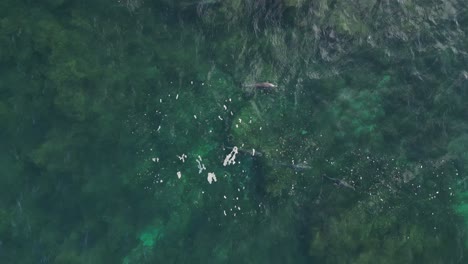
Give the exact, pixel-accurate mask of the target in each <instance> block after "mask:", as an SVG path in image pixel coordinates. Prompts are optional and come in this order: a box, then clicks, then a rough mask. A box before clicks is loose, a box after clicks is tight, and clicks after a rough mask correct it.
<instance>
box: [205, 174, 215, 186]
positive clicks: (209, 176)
mask: <svg viewBox="0 0 468 264" xmlns="http://www.w3.org/2000/svg"><path fill="white" fill-rule="evenodd" d="M207 180H208V182H209V183H210V184H211V183H212V182H213V181H214V182H216V181H217V180H216V175H215V174H214V173H213V172H208V178H207Z"/></svg>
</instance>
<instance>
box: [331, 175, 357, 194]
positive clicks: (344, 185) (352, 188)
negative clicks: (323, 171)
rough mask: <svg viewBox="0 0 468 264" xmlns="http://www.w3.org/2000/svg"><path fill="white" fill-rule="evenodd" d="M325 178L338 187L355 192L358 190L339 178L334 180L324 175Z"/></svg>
mask: <svg viewBox="0 0 468 264" xmlns="http://www.w3.org/2000/svg"><path fill="white" fill-rule="evenodd" d="M323 177H325V178H327V179H329V180H330V181H332V182H333V183H334V184H335V185H336V186H340V187H344V188H348V189H351V190H353V191H355V190H356V188H354V186H352V185H351V184H349V183H347V182H346V181H344V180H341V179H337V178H332V177H328V176H326V175H323Z"/></svg>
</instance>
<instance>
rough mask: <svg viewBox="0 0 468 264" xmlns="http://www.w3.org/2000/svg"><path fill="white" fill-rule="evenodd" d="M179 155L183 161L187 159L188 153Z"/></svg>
mask: <svg viewBox="0 0 468 264" xmlns="http://www.w3.org/2000/svg"><path fill="white" fill-rule="evenodd" d="M177 157H178V158H179V159H180V160H181V161H182V162H185V159H186V158H187V155H185V154H182V155H180V156H179V155H177Z"/></svg>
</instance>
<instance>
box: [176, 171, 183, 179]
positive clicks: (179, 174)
mask: <svg viewBox="0 0 468 264" xmlns="http://www.w3.org/2000/svg"><path fill="white" fill-rule="evenodd" d="M177 178H179V179H180V178H182V173H181V172H180V171H178V172H177Z"/></svg>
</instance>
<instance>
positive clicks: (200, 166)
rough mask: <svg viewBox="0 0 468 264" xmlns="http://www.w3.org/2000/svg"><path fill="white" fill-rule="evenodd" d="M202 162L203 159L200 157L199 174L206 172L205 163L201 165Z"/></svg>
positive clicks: (198, 160)
mask: <svg viewBox="0 0 468 264" xmlns="http://www.w3.org/2000/svg"><path fill="white" fill-rule="evenodd" d="M201 162H202V158H201V157H200V156H198V158H197V163H198V165H197V167H198V173H199V174H200V173H202V171H204V170H206V168H205V165H204V164H203V163H201Z"/></svg>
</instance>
